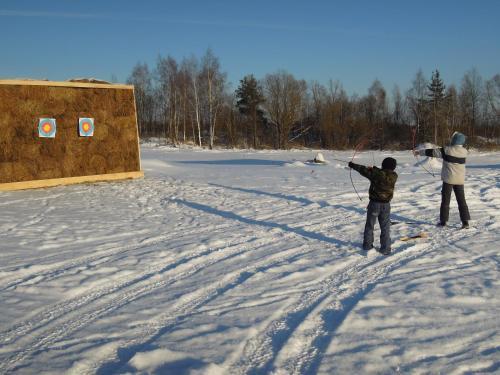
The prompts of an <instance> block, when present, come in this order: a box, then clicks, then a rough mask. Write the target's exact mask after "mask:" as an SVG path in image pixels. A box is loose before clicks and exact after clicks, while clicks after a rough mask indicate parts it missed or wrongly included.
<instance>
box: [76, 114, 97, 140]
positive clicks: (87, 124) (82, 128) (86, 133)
mask: <svg viewBox="0 0 500 375" xmlns="http://www.w3.org/2000/svg"><path fill="white" fill-rule="evenodd" d="M78 130H79V133H80V136H81V137H92V136H93V135H94V119H93V118H88V117H83V118H80V119H79V121H78Z"/></svg>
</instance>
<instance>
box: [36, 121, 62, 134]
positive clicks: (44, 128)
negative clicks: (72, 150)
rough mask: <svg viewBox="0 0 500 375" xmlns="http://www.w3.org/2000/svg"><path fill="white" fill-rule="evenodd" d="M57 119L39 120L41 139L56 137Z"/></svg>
mask: <svg viewBox="0 0 500 375" xmlns="http://www.w3.org/2000/svg"><path fill="white" fill-rule="evenodd" d="M56 130H57V129H56V119H54V118H41V119H39V120H38V136H39V137H41V138H55V137H56Z"/></svg>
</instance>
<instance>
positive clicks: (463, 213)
mask: <svg viewBox="0 0 500 375" xmlns="http://www.w3.org/2000/svg"><path fill="white" fill-rule="evenodd" d="M452 190H453V192H454V193H455V198H457V203H458V212H460V220H461V221H462V222H464V221H469V220H470V214H469V207H467V202H465V192H464V185H450V184H447V183H446V182H443V189H442V190H441V210H440V213H439V218H440V220H441V222H442V223H446V222H447V221H448V218H449V214H450V199H451V191H452Z"/></svg>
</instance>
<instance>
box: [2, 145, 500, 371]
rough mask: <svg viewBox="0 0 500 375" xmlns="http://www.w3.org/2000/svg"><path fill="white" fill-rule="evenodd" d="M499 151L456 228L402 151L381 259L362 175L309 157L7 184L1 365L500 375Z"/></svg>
mask: <svg viewBox="0 0 500 375" xmlns="http://www.w3.org/2000/svg"><path fill="white" fill-rule="evenodd" d="M324 154H325V157H326V159H327V160H328V156H331V157H332V158H333V157H337V158H338V157H340V158H343V159H349V153H348V152H345V153H328V152H325V153H324ZM333 154H334V155H333ZM498 156H499V154H496V153H492V154H475V155H473V156H472V157H471V158H470V161H469V164H470V166H469V169H468V180H467V185H466V193H467V197H468V203H469V207H470V210H471V214H472V216H473V222H472V224H473V227H472V228H471V229H470V230H466V231H460V230H457V228H458V226H459V220H458V213H457V212H456V211H457V210H456V207H455V206H452V210H451V222H450V224H451V225H450V227H447V228H445V229H438V228H436V227H435V226H434V225H433V224H434V222H435V220H436V215H437V212H438V209H439V208H438V205H439V200H440V196H439V193H440V181H439V179H433V178H432V177H431V176H430V175H428V174H426V173H425V172H424V171H423V170H422V169H421V168H419V167H417V166H414V165H413V164H414V162H415V161H414V159H413V158H412V157H411V156H410V155H408V153H396V157H397V159H398V161H399V163H400V167H399V168H398V170H397V172H398V173H399V175H400V177H399V180H398V184H397V192H396V196H395V199H394V201H393V205H392V206H393V215H392V217H393V220H395V221H398V222H400V223H398V224H395V225H393V228H392V237H393V242H394V245H393V254H392V255H391V256H389V257H383V256H381V255H379V254H378V253H376V252H375V251H370V252H369V253H368V254H365V253H364V252H363V251H361V250H360V248H359V247H360V242H361V231H362V228H363V225H364V219H365V208H364V207H365V206H366V204H367V198H366V191H367V183H366V181H365V180H363V179H362V178H361V177H359V176H354V174H355V173H353V176H354V178H355V184H356V186H357V188H358V190H359V191H360V192H361V193H362V196H363V197H364V201H363V202H360V201H359V200H358V198H357V197H356V194H355V193H354V191H353V189H352V186H351V185H350V181H349V177H348V172H346V170H345V169H343V168H342V166H341V165H338V164H334V163H332V164H329V165H326V166H311V165H307V164H303V163H301V162H300V160H306V159H310V158H311V152H305V151H296V152H256V153H255V152H254V153H252V152H248V153H247V152H243V151H242V152H235V151H228V152H217V151H214V152H203V151H195V150H175V149H168V148H155V147H150V146H145V147H143V166H144V168H145V170H146V178H145V179H144V180H140V181H128V182H121V183H112V184H94V185H82V186H70V187H60V188H54V189H46V190H36V191H23V192H9V193H0V208H1V210H2V215H1V216H0V242H1V244H2V245H1V247H2V252H1V254H0V259H1V263H0V296H1V299H2V305H1V308H0V373H11V372H16V373H34V372H43V371H48V372H51V373H60V372H68V373H75V374H83V373H98V374H108V373H124V372H129V373H130V372H131V373H155V374H162V373H180V374H183V373H185V374H188V373H193V374H194V373H207V374H220V373H228V374H265V373H273V372H274V373H276V374H316V373H324V374H329V373H355V372H358V373H359V372H371V373H380V372H385V373H387V372H394V373H396V372H403V373H407V372H412V371H417V372H439V371H441V372H443V373H466V372H468V371H472V372H474V371H483V372H491V373H494V372H497V371H500V334H499V322H500V318H499V316H500V304H499V300H500V298H499V297H497V295H496V294H497V293H495V291H496V290H497V289H498V287H499V284H500V282H499V278H498V271H499V264H500V263H499V260H500V259H499V255H498V240H499V239H500V237H499V234H498V228H499V224H498V221H499V220H498V219H499V216H500V214H499V209H500V189H499V187H500V176H499V173H498V171H499V170H500V165H499V164H497V162H496V160H498ZM383 157H384V153H375V156H374V155H373V154H372V153H366V154H361V155H360V159H359V161H360V162H361V163H366V164H368V163H370V162H371V160H372V159H373V158H375V159H376V160H377V161H378V162H380V160H382V158H383ZM405 222H413V223H409V224H407V223H405ZM414 222H417V223H419V224H417V225H415V224H414ZM422 230H425V231H427V232H428V233H429V234H430V237H429V238H428V239H424V240H415V241H410V242H401V241H399V240H398V238H399V237H401V236H404V235H408V234H415V233H417V232H419V231H422Z"/></svg>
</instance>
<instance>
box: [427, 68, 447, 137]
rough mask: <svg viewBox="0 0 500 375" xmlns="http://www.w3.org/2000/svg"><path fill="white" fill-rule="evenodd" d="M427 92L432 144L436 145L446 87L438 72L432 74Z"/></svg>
mask: <svg viewBox="0 0 500 375" xmlns="http://www.w3.org/2000/svg"><path fill="white" fill-rule="evenodd" d="M427 89H428V90H429V94H428V96H429V104H430V105H431V111H432V113H433V115H434V143H435V144H437V143H438V122H439V117H440V114H441V109H442V106H443V102H444V100H445V98H446V95H445V89H446V86H445V85H444V83H443V80H442V79H441V77H440V76H439V70H437V69H436V70H435V71H434V72H433V73H432V78H431V82H430V83H429V85H428V86H427Z"/></svg>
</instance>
